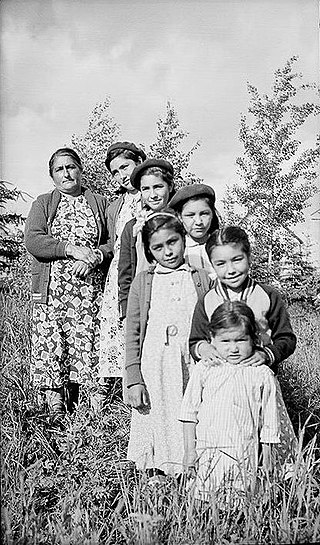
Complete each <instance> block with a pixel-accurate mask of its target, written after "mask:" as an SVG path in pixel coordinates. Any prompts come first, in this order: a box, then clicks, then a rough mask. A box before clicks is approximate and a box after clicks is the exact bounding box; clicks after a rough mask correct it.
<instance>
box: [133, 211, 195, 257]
mask: <svg viewBox="0 0 320 545" xmlns="http://www.w3.org/2000/svg"><path fill="white" fill-rule="evenodd" d="M160 229H172V230H173V231H175V232H176V233H179V234H180V235H181V236H182V237H183V239H185V236H186V231H185V228H184V227H183V225H182V223H181V221H180V220H179V218H178V216H176V214H175V212H174V210H172V209H171V208H165V209H163V210H161V211H160V212H154V213H153V214H150V219H147V221H146V222H145V224H144V226H143V227H142V233H141V234H142V242H143V247H144V253H145V256H146V258H147V261H148V263H152V261H153V260H154V257H153V255H152V253H151V251H150V246H149V244H150V239H151V237H152V235H153V234H154V233H156V232H157V231H159V230H160Z"/></svg>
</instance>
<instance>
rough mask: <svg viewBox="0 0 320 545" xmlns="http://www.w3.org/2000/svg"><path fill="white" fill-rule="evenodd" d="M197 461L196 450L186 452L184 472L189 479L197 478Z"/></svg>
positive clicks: (183, 462)
mask: <svg viewBox="0 0 320 545" xmlns="http://www.w3.org/2000/svg"><path fill="white" fill-rule="evenodd" d="M196 459H197V453H196V451H195V450H190V451H185V453H184V456H183V461H182V464H183V472H184V473H185V475H186V476H187V477H189V478H193V477H195V476H196Z"/></svg>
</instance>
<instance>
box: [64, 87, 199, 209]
mask: <svg viewBox="0 0 320 545" xmlns="http://www.w3.org/2000/svg"><path fill="white" fill-rule="evenodd" d="M110 107H111V102H110V99H109V98H106V99H105V101H103V102H102V103H100V104H97V106H96V107H95V108H94V109H93V111H92V112H91V114H90V116H89V124H88V129H87V131H86V133H85V134H84V136H78V135H75V134H73V135H72V138H71V145H72V147H73V148H75V149H76V150H77V151H78V152H79V155H80V157H81V159H82V160H83V164H84V167H85V168H84V173H83V179H84V181H85V183H86V184H87V185H88V187H90V188H91V189H93V190H94V191H97V192H98V193H102V194H104V195H107V196H108V197H110V198H113V197H115V196H116V191H117V189H118V186H117V183H115V182H114V181H113V180H112V177H111V176H110V174H109V172H108V170H107V169H106V167H105V164H104V161H105V157H106V153H107V149H108V147H109V146H110V144H112V142H115V141H117V140H121V138H122V136H121V133H120V128H119V125H117V123H116V122H115V121H114V119H113V117H112V116H111V115H110ZM187 136H188V132H186V131H183V130H182V129H181V127H180V122H179V120H178V116H177V113H176V111H175V109H174V107H173V106H172V105H171V104H170V103H169V102H168V103H167V108H166V116H165V118H164V119H161V118H160V119H159V120H158V121H157V138H156V141H155V142H154V143H153V144H151V145H150V147H149V149H148V150H146V153H147V155H148V156H150V157H158V158H159V157H163V158H165V159H168V160H169V161H171V162H172V164H173V166H174V169H175V173H176V176H175V177H176V186H177V187H180V186H181V185H183V184H189V183H194V182H199V181H201V180H200V179H199V178H197V177H196V176H195V175H194V174H193V173H191V172H189V171H188V167H189V163H190V159H191V157H192V155H193V153H194V152H195V150H196V149H197V148H198V147H199V145H200V144H199V142H197V143H196V144H194V145H193V146H192V147H191V149H190V150H189V151H183V150H182V146H183V144H184V142H185V139H186V138H187ZM124 138H125V137H124ZM137 145H139V146H140V147H142V148H143V149H144V148H145V147H144V146H143V145H142V144H139V143H138V142H137Z"/></svg>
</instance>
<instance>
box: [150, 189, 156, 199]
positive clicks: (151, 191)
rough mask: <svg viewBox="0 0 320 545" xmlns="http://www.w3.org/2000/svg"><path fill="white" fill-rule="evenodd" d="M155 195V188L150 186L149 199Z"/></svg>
mask: <svg viewBox="0 0 320 545" xmlns="http://www.w3.org/2000/svg"><path fill="white" fill-rule="evenodd" d="M156 196H157V194H156V190H155V189H154V187H150V192H149V197H150V199H154V198H155V197H156Z"/></svg>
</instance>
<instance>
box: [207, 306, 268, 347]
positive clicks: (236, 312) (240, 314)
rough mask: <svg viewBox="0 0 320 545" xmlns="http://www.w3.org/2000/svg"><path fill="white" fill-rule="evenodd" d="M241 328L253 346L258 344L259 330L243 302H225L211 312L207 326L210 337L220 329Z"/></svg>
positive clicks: (250, 311)
mask: <svg viewBox="0 0 320 545" xmlns="http://www.w3.org/2000/svg"><path fill="white" fill-rule="evenodd" d="M238 326H243V327H244V330H245V333H246V335H249V337H250V339H252V343H253V344H254V345H258V344H259V330H258V328H257V324H256V320H255V317H254V314H253V311H252V310H251V308H250V307H248V305H246V303H244V302H243V301H225V302H224V303H222V304H221V305H219V306H218V307H217V308H216V309H215V311H214V312H213V314H212V316H211V320H210V324H209V326H208V331H209V333H211V335H212V337H215V335H216V334H217V333H218V332H219V331H220V330H221V329H230V328H231V327H238Z"/></svg>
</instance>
